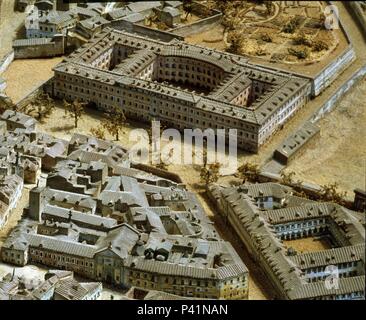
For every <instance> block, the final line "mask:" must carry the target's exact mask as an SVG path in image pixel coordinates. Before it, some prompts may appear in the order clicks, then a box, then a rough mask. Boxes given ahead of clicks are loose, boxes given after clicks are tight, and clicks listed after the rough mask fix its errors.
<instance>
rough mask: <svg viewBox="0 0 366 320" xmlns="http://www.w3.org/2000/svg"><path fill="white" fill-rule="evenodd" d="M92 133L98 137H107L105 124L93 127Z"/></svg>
mask: <svg viewBox="0 0 366 320" xmlns="http://www.w3.org/2000/svg"><path fill="white" fill-rule="evenodd" d="M90 134H92V135H93V136H94V137H96V138H98V139H102V140H104V139H105V131H104V127H103V126H98V127H96V128H91V129H90Z"/></svg>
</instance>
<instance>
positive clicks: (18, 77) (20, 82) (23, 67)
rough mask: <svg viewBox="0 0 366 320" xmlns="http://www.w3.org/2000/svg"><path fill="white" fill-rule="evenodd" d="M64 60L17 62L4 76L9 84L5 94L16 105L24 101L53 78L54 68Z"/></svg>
mask: <svg viewBox="0 0 366 320" xmlns="http://www.w3.org/2000/svg"><path fill="white" fill-rule="evenodd" d="M61 61H62V58H59V57H58V58H53V59H26V60H15V61H13V62H12V63H11V64H10V66H9V68H8V69H7V70H6V71H5V72H4V73H3V74H2V77H3V78H4V79H5V80H6V82H7V84H8V85H7V88H6V90H5V93H6V94H7V95H8V96H9V97H10V98H12V100H13V102H14V103H17V102H18V101H19V100H21V99H23V98H24V97H25V96H27V95H28V94H29V93H31V92H32V91H33V90H35V89H37V88H38V87H39V86H40V85H41V84H42V83H43V82H45V81H46V80H48V79H49V78H51V77H52V76H53V71H52V68H53V67H54V66H55V65H57V64H58V63H60V62H61Z"/></svg>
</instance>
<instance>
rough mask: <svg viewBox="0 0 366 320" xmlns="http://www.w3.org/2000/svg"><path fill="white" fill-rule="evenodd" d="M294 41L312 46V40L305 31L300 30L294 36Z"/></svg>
mask: <svg viewBox="0 0 366 320" xmlns="http://www.w3.org/2000/svg"><path fill="white" fill-rule="evenodd" d="M294 43H295V44H297V45H305V46H308V47H311V46H312V41H311V40H310V39H309V38H308V37H307V36H306V34H305V33H303V32H300V33H299V34H298V35H297V36H296V37H295V38H294Z"/></svg>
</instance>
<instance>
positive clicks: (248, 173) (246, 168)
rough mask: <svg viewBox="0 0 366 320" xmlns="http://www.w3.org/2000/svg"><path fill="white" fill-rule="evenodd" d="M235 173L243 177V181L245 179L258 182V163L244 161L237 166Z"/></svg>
mask: <svg viewBox="0 0 366 320" xmlns="http://www.w3.org/2000/svg"><path fill="white" fill-rule="evenodd" d="M237 173H238V175H239V177H240V178H241V179H243V183H245V182H246V181H249V182H258V180H259V175H260V170H259V167H258V165H256V164H253V163H250V162H245V163H244V164H242V165H241V166H240V167H239V168H238V171H237Z"/></svg>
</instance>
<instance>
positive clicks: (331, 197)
mask: <svg viewBox="0 0 366 320" xmlns="http://www.w3.org/2000/svg"><path fill="white" fill-rule="evenodd" d="M319 196H320V200H322V201H331V202H335V203H338V204H340V205H344V204H345V202H346V201H345V198H346V196H347V192H346V191H345V192H341V191H339V190H338V183H337V182H335V183H329V184H326V185H323V186H321V191H320V193H319Z"/></svg>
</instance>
